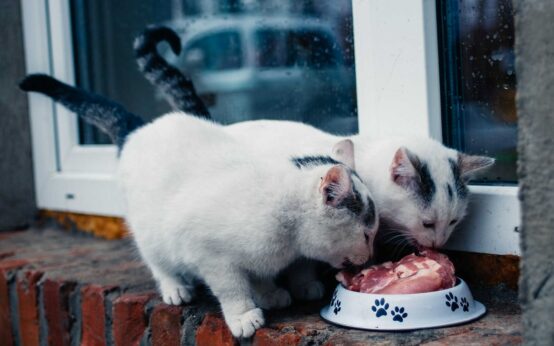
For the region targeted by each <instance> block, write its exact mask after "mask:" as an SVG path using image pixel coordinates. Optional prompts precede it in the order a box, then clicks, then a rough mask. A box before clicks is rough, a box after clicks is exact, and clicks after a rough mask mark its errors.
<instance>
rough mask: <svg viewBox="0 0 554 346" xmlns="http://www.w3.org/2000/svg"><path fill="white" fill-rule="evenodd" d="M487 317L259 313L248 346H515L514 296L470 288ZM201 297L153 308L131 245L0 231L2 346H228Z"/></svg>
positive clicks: (150, 286)
mask: <svg viewBox="0 0 554 346" xmlns="http://www.w3.org/2000/svg"><path fill="white" fill-rule="evenodd" d="M473 291H474V294H475V296H476V297H477V298H478V299H479V300H481V301H483V302H484V303H485V304H486V306H487V307H488V309H489V313H488V314H487V315H486V316H485V317H484V318H482V319H480V320H479V321H476V322H474V323H471V324H467V325H462V326H456V327H450V328H440V329H432V330H422V331H413V332H403V333H387V332H367V331H360V330H350V329H346V328H341V327H337V326H332V325H329V324H327V323H325V322H324V321H322V320H321V319H320V318H319V316H318V313H317V312H318V310H319V308H320V307H321V305H322V304H323V302H316V303H311V304H295V306H294V307H292V308H289V309H285V310H281V311H271V312H268V313H267V314H266V317H267V320H268V324H267V326H265V327H264V328H262V329H260V330H258V331H257V333H256V335H255V336H254V338H253V339H252V340H248V341H244V340H243V341H242V343H247V344H250V343H252V344H254V345H307V344H311V345H365V344H379V345H393V344H407V345H412V344H413V345H416V344H424V345H453V344H464V345H468V344H502V345H510V344H520V343H521V342H522V339H521V323H520V311H519V307H518V305H517V301H516V293H515V292H514V291H511V290H510V289H508V288H506V287H502V286H500V287H496V288H480V289H479V288H476V287H473ZM238 343H239V341H237V340H234V339H233V338H232V337H231V334H230V333H229V331H228V329H227V328H226V326H225V323H224V322H223V319H222V318H221V315H220V314H219V313H218V306H217V304H216V302H215V301H214V300H213V299H212V298H210V297H209V296H208V295H207V294H206V293H205V292H204V293H201V294H200V297H199V299H198V301H197V302H196V303H194V304H191V305H187V306H180V307H174V306H168V305H165V304H163V303H161V302H160V300H159V297H158V296H157V294H156V293H155V287H154V283H153V282H152V280H151V279H150V274H149V273H148V271H147V269H146V268H145V267H144V266H143V265H142V264H141V263H140V261H139V260H138V256H137V255H136V253H135V250H134V248H133V245H132V242H131V241H130V240H128V239H127V240H117V241H106V240H101V239H96V238H92V237H87V236H83V235H79V234H68V233H67V232H62V231H60V230H58V229H51V228H50V229H31V230H27V231H21V232H13V233H0V344H2V345H14V344H25V345H39V344H52V345H70V344H83V345H112V344H115V345H149V344H152V345H179V344H184V345H194V344H196V345H236V344H238Z"/></svg>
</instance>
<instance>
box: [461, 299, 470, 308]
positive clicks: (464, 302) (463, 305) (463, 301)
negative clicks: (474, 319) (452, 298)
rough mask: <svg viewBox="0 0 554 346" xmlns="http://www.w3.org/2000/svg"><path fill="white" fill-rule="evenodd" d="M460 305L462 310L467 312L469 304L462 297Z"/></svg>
mask: <svg viewBox="0 0 554 346" xmlns="http://www.w3.org/2000/svg"><path fill="white" fill-rule="evenodd" d="M460 305H461V306H462V310H464V311H465V312H469V302H468V301H467V299H466V297H462V299H460Z"/></svg>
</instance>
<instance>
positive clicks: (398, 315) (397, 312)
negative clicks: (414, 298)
mask: <svg viewBox="0 0 554 346" xmlns="http://www.w3.org/2000/svg"><path fill="white" fill-rule="evenodd" d="M390 314H391V315H392V320H393V321H397V322H400V323H402V322H404V320H405V319H406V317H408V312H407V311H405V310H404V307H398V306H395V307H394V310H391V312H390Z"/></svg>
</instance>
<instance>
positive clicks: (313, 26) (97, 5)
mask: <svg viewBox="0 0 554 346" xmlns="http://www.w3.org/2000/svg"><path fill="white" fill-rule="evenodd" d="M70 3H71V11H72V34H73V46H74V53H75V54H74V55H75V76H76V83H77V85H79V86H81V87H83V88H85V89H87V90H91V91H94V92H96V93H99V94H102V95H105V96H107V97H109V98H111V99H113V100H115V101H117V102H119V103H121V104H122V105H124V106H125V107H126V108H127V109H128V110H129V111H131V112H133V113H136V114H139V115H141V116H143V117H144V118H145V119H147V120H151V119H153V118H155V117H157V116H160V115H162V114H164V113H165V112H168V111H169V110H170V108H169V106H168V105H167V103H166V102H165V100H164V99H163V98H162V95H161V94H160V92H159V91H157V90H155V88H154V87H152V86H151V85H150V84H149V83H148V82H147V81H146V80H145V79H144V78H143V77H142V75H141V74H140V73H139V72H138V69H137V65H136V62H135V59H134V53H133V49H132V43H133V39H134V37H135V36H136V35H137V34H139V33H140V32H141V31H142V30H143V29H144V28H145V27H146V26H147V25H149V24H162V25H167V26H169V27H171V28H173V29H174V30H175V31H176V32H177V34H178V35H179V36H180V37H181V39H182V43H183V51H182V52H181V54H180V56H178V57H177V56H174V55H173V53H172V52H171V51H170V50H169V49H168V47H167V46H166V45H165V44H160V45H159V47H158V50H159V52H160V54H161V55H162V56H164V58H165V59H167V60H168V61H169V62H170V63H171V64H173V65H174V66H176V67H177V68H179V69H181V70H185V69H186V70H187V71H188V74H189V75H191V77H192V79H193V82H194V84H195V87H196V89H197V91H198V93H199V94H200V96H201V97H202V98H203V99H204V100H205V102H206V104H207V105H208V107H209V110H210V113H211V114H212V116H213V118H214V120H216V121H218V122H220V123H222V124H230V123H235V122H239V121H245V120H254V119H285V120H295V121H301V122H305V123H308V124H312V125H314V126H316V127H318V128H321V129H323V130H326V131H329V132H332V133H337V134H339V133H340V134H352V133H356V132H357V131H358V121H357V109H356V84H355V70H354V47H353V37H352V36H353V33H352V8H351V1H334V0H318V1H316V0H301V1H297V0H286V1H283V0H267V1H256V0H255V1H252V0H172V1H162V2H160V1H156V0H144V1H134V0H118V1H109V0H97V1H86V0H71V1H70ZM79 138H80V142H81V144H108V143H109V139H108V138H107V137H106V136H104V135H102V134H101V133H99V132H98V131H97V130H95V129H94V128H93V127H91V126H89V125H87V124H84V123H82V122H80V123H79Z"/></svg>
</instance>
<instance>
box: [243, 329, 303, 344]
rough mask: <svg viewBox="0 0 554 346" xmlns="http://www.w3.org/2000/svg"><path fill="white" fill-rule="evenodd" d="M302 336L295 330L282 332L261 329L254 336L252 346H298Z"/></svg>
mask: <svg viewBox="0 0 554 346" xmlns="http://www.w3.org/2000/svg"><path fill="white" fill-rule="evenodd" d="M301 339H302V336H301V335H300V334H299V333H297V332H296V331H295V330H292V331H290V332H284V331H280V330H275V329H269V328H262V329H258V330H257V331H256V334H255V335H254V346H281V345H282V346H288V345H298V344H300V340H301Z"/></svg>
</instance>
